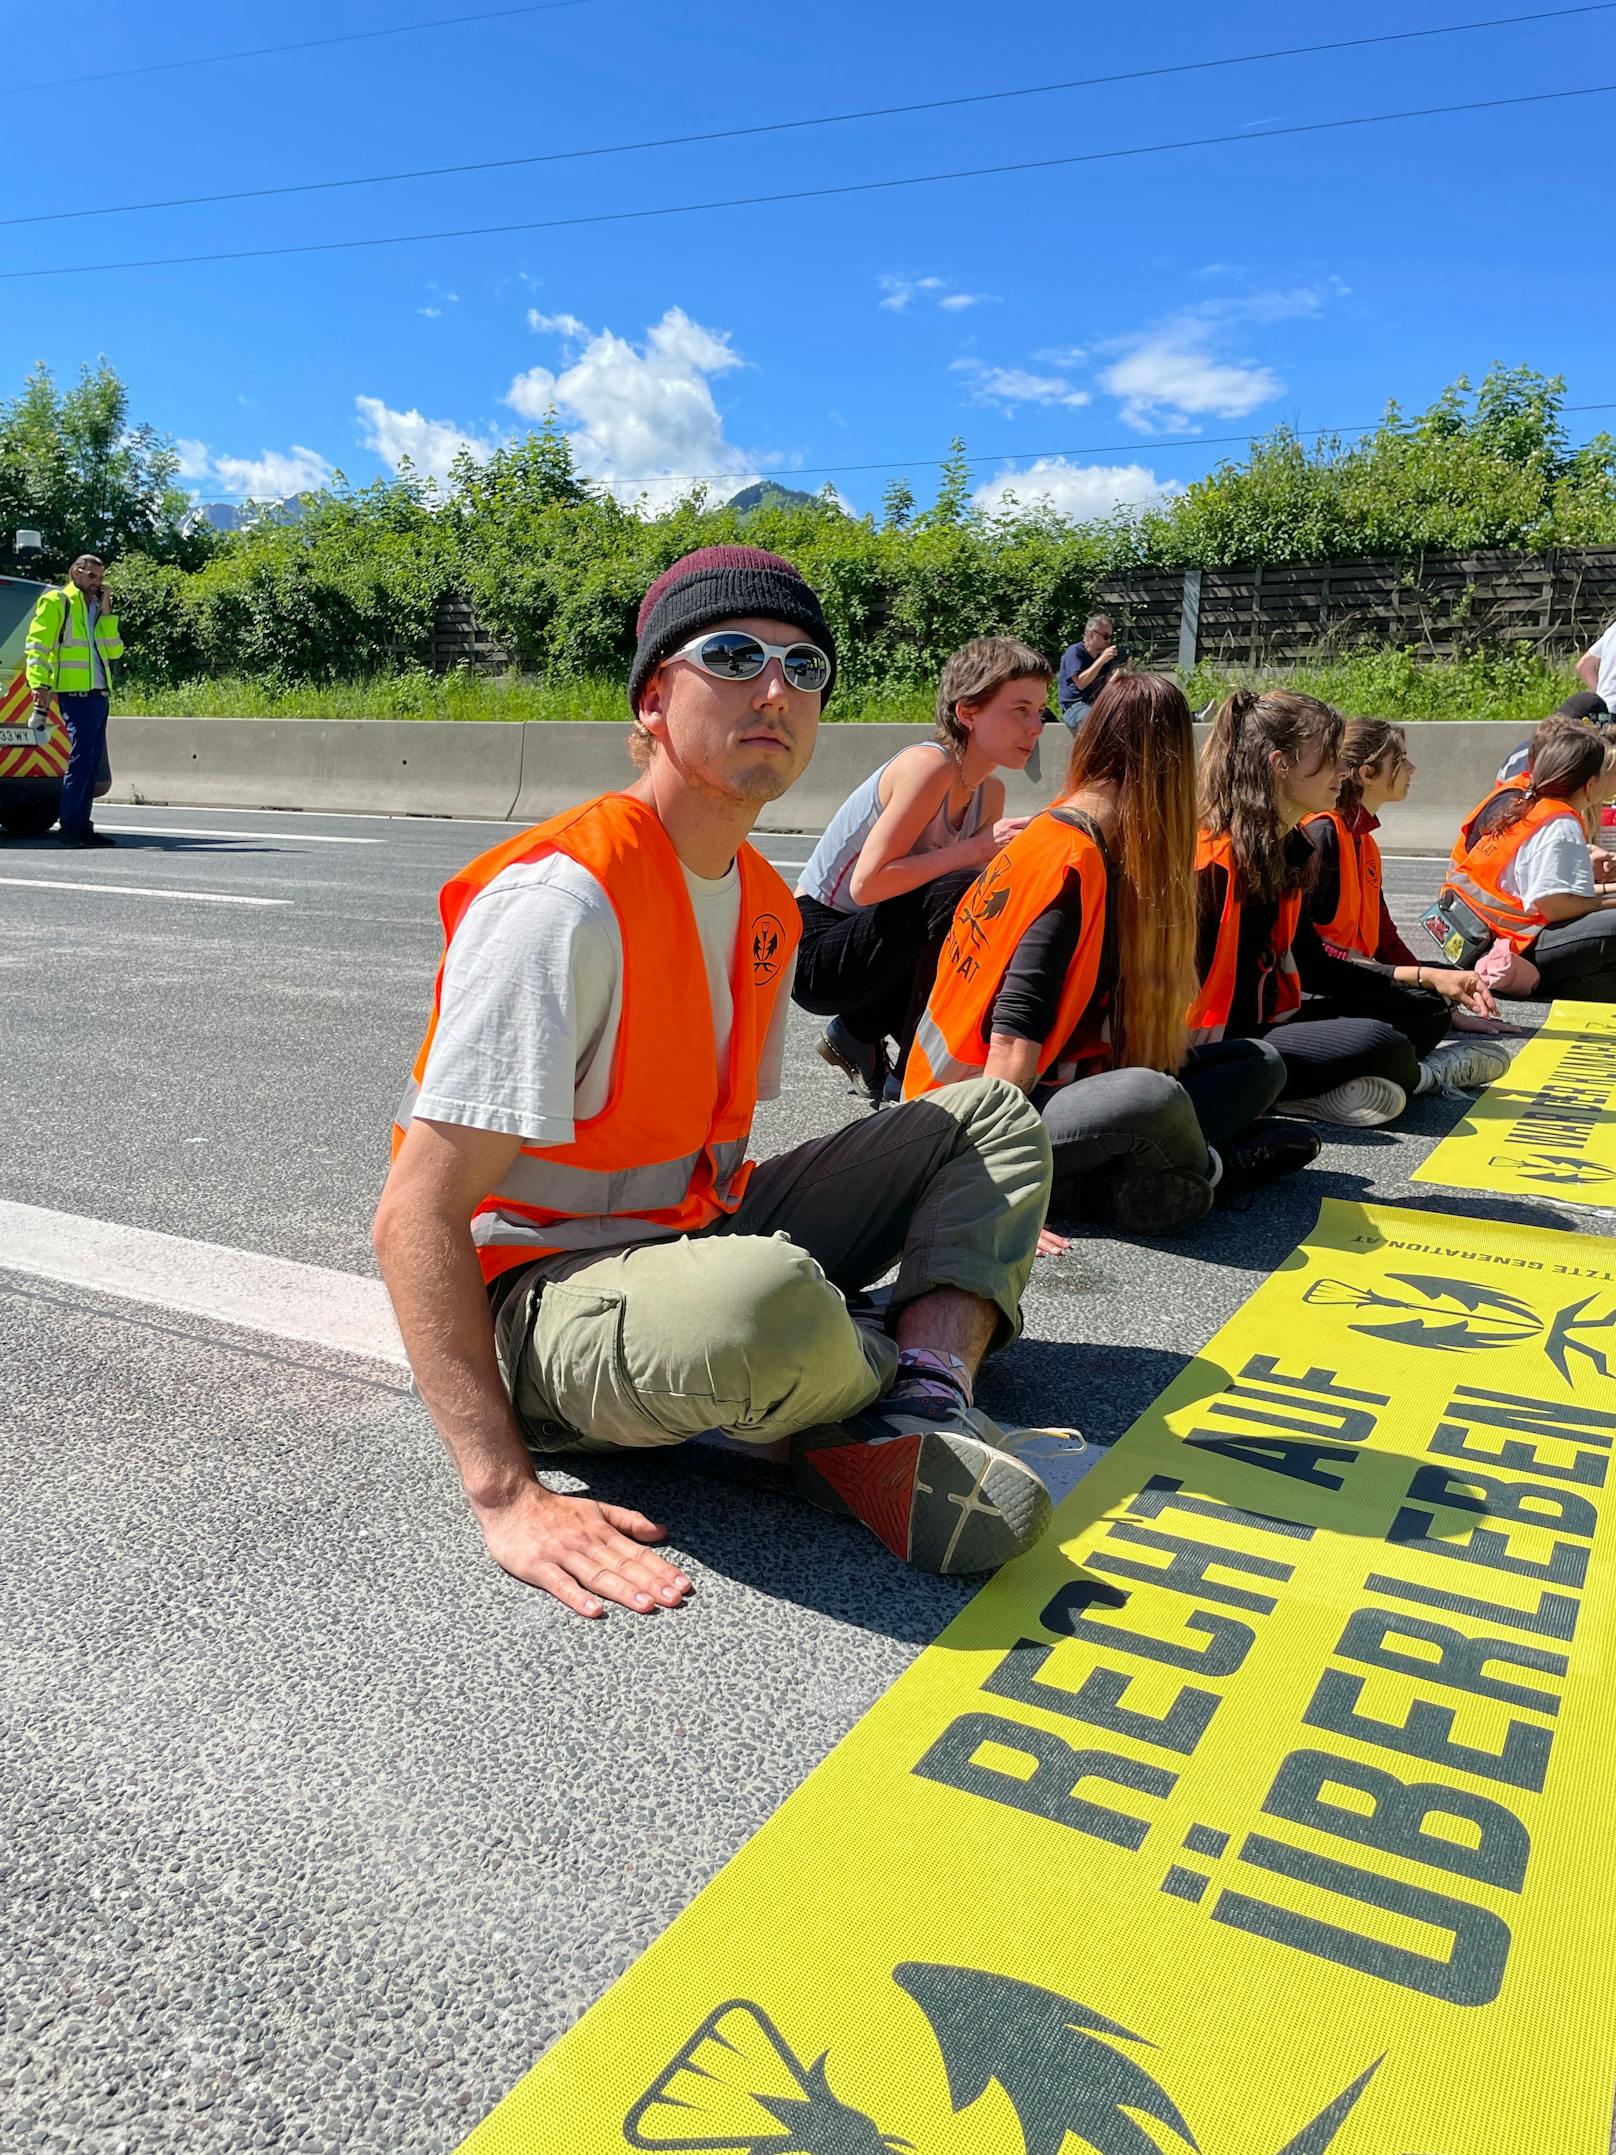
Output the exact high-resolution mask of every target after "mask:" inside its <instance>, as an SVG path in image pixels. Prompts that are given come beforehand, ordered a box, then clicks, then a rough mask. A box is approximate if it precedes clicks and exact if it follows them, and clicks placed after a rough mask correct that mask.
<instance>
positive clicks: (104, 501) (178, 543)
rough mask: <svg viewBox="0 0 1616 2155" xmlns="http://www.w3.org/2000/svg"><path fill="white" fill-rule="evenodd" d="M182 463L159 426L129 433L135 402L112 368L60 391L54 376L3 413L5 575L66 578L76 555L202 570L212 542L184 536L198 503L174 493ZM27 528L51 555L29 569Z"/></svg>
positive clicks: (0, 559) (0, 490)
mask: <svg viewBox="0 0 1616 2155" xmlns="http://www.w3.org/2000/svg"><path fill="white" fill-rule="evenodd" d="M178 470H179V459H178V457H177V456H176V455H175V453H174V449H173V445H172V444H171V443H170V442H169V441H167V440H166V439H165V437H164V436H162V435H161V434H159V433H158V432H157V430H156V428H155V427H152V426H149V425H145V424H142V425H140V426H135V427H131V426H130V424H129V397H128V392H127V390H126V389H125V388H124V385H123V382H122V381H121V380H120V379H119V377H118V375H117V373H116V372H115V370H114V369H113V368H112V366H111V365H110V364H109V363H108V362H107V361H106V360H105V359H102V360H100V361H99V362H98V363H97V364H96V365H95V366H94V367H89V366H86V367H85V368H84V369H83V370H82V371H81V373H80V375H79V378H78V380H77V382H75V383H74V384H73V386H72V387H71V388H69V389H67V390H65V391H62V392H58V390H57V388H56V385H55V382H54V381H53V380H52V377H51V373H50V370H49V368H48V367H46V366H44V365H43V364H41V365H40V366H37V367H36V368H35V369H34V371H33V372H32V373H31V374H30V375H29V377H28V379H27V381H26V383H25V384H24V385H23V389H22V393H21V394H20V395H19V396H17V397H15V398H13V399H12V400H11V401H9V402H7V403H3V404H0V519H3V528H0V564H3V567H4V571H5V573H8V574H11V575H16V574H19V573H30V574H39V573H44V574H46V575H61V574H63V573H65V571H66V569H67V567H68V564H69V563H70V562H71V561H72V560H73V559H74V557H75V555H78V554H83V553H97V554H102V555H105V556H106V557H107V559H109V560H116V559H117V558H118V556H119V555H121V554H127V553H132V552H136V551H138V552H141V553H145V554H149V555H150V556H152V558H153V559H155V560H159V561H170V562H176V563H179V564H181V565H182V566H185V567H192V568H194V567H198V566H200V564H201V562H202V561H203V560H205V559H206V558H207V555H208V554H209V552H210V551H211V549H212V534H211V533H209V532H188V531H187V530H186V528H185V524H186V516H187V512H188V510H189V508H190V502H189V500H188V499H187V497H186V495H185V493H184V491H183V489H182V488H180V487H179V486H178V485H176V483H175V481H176V477H177V474H178ZM19 527H26V528H32V529H35V530H37V531H39V532H40V533H41V535H42V536H43V539H44V542H45V550H44V555H43V558H42V560H41V562H40V563H39V564H38V566H37V567H35V568H32V569H26V568H25V565H24V564H23V563H21V562H20V561H19V560H18V559H17V556H16V553H15V539H14V534H15V533H16V531H17V529H18V528H19Z"/></svg>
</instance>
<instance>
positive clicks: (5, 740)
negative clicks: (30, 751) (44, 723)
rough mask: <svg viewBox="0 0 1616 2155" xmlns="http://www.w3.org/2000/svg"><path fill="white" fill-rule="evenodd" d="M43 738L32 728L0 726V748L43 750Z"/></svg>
mask: <svg viewBox="0 0 1616 2155" xmlns="http://www.w3.org/2000/svg"><path fill="white" fill-rule="evenodd" d="M44 745H45V737H44V736H41V735H40V734H37V733H35V731H34V729H33V727H32V726H0V748H43V747H44Z"/></svg>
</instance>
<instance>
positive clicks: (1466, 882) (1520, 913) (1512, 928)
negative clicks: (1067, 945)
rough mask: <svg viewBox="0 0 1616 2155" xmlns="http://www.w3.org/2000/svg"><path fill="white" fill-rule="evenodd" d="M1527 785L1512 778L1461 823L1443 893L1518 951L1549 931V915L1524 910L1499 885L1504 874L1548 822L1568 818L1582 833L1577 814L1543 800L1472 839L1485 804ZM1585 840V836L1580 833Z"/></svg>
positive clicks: (1531, 908)
mask: <svg viewBox="0 0 1616 2155" xmlns="http://www.w3.org/2000/svg"><path fill="white" fill-rule="evenodd" d="M1529 784H1530V781H1529V780H1528V779H1526V778H1524V777H1523V778H1521V779H1519V780H1515V779H1511V780H1510V781H1508V782H1507V783H1506V784H1504V785H1502V786H1497V787H1495V788H1494V789H1493V791H1492V792H1491V793H1489V794H1488V796H1487V799H1486V800H1485V801H1482V802H1481V803H1480V804H1479V805H1478V806H1477V808H1476V809H1475V810H1474V812H1473V813H1472V814H1471V815H1469V816H1467V817H1466V818H1465V822H1464V826H1463V828H1462V829H1461V831H1460V833H1459V843H1458V844H1457V845H1456V846H1455V847H1454V849H1453V859H1452V861H1451V862H1450V863H1449V866H1448V873H1447V877H1446V880H1445V881H1444V883H1443V885H1442V888H1443V889H1444V890H1445V891H1448V890H1451V891H1454V892H1456V893H1457V894H1458V896H1459V897H1461V898H1462V899H1463V900H1464V901H1465V903H1466V904H1467V905H1468V906H1470V907H1472V908H1473V910H1474V911H1476V912H1477V913H1479V914H1480V915H1481V917H1482V919H1483V920H1484V921H1485V922H1486V923H1487V925H1488V927H1489V928H1491V930H1492V931H1493V934H1494V935H1496V936H1498V937H1499V938H1500V939H1501V940H1502V941H1504V942H1506V943H1509V944H1511V945H1513V947H1514V948H1515V949H1516V950H1525V949H1527V948H1528V947H1529V946H1530V945H1531V944H1532V943H1534V942H1536V940H1537V938H1538V937H1539V936H1540V935H1541V934H1542V932H1543V930H1544V929H1545V928H1546V927H1547V926H1548V924H1549V923H1548V916H1547V915H1546V914H1544V913H1540V912H1539V911H1538V910H1537V908H1536V907H1535V906H1531V905H1527V904H1526V903H1525V902H1524V901H1523V900H1522V899H1521V898H1520V897H1519V896H1517V895H1516V893H1515V892H1513V891H1507V890H1505V888H1504V885H1503V875H1504V870H1505V869H1506V868H1507V867H1508V866H1509V865H1510V863H1511V861H1513V860H1514V859H1515V857H1516V855H1517V854H1518V853H1519V852H1520V850H1521V848H1522V846H1524V845H1525V843H1526V841H1527V839H1528V838H1531V837H1532V836H1534V835H1535V833H1537V832H1538V831H1540V830H1542V829H1544V828H1545V827H1546V826H1547V825H1548V824H1550V823H1557V822H1559V821H1560V819H1561V818H1562V817H1563V816H1569V817H1570V819H1571V821H1572V822H1573V823H1575V824H1576V826H1577V828H1578V830H1579V831H1583V830H1584V826H1583V821H1582V818H1581V816H1579V815H1578V814H1577V811H1576V810H1575V809H1574V808H1572V807H1570V806H1568V805H1567V803H1566V802H1564V801H1556V800H1550V799H1548V798H1546V797H1545V798H1543V799H1541V800H1534V801H1532V802H1531V804H1530V806H1529V807H1528V808H1527V810H1526V812H1525V814H1524V815H1520V816H1517V817H1516V819H1515V821H1514V822H1513V823H1507V824H1505V825H1504V827H1503V828H1502V829H1501V830H1491V831H1486V832H1484V833H1483V834H1482V836H1481V837H1479V838H1477V837H1474V836H1472V833H1473V831H1474V829H1475V825H1476V819H1477V817H1479V816H1480V814H1481V812H1482V810H1483V809H1484V808H1486V807H1487V805H1488V803H1489V802H1491V801H1495V800H1497V799H1498V797H1499V795H1500V794H1504V793H1516V792H1525V791H1526V790H1527V789H1528V787H1529ZM1584 835H1585V836H1586V832H1585V831H1584Z"/></svg>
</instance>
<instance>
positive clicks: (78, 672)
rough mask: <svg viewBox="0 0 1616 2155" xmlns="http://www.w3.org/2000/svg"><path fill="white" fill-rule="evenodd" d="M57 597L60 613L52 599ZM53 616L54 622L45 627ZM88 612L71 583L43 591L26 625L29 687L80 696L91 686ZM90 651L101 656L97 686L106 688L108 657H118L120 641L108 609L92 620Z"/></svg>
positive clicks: (109, 679) (92, 668)
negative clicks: (61, 588) (93, 625)
mask: <svg viewBox="0 0 1616 2155" xmlns="http://www.w3.org/2000/svg"><path fill="white" fill-rule="evenodd" d="M57 600H60V601H61V605H62V611H61V612H58V611H57V610H56V607H55V605H54V604H53V602H54V601H57ZM52 620H54V621H55V622H56V624H57V626H56V627H54V628H52V627H50V626H49V625H48V623H49V622H50V621H52ZM89 629H90V622H89V612H88V609H87V607H86V605H85V601H84V594H83V593H82V592H81V591H80V590H79V589H78V587H77V585H72V586H70V587H69V588H68V589H67V590H65V591H47V592H45V593H44V594H43V596H42V597H41V598H40V600H39V602H38V604H37V605H36V606H35V608H34V612H33V617H32V619H31V620H30V622H29V624H28V636H27V643H26V651H25V659H24V663H25V667H26V671H27V676H28V686H29V687H30V688H34V689H39V688H48V689H53V690H55V691H56V693H57V694H59V695H64V696H76V695H84V694H86V693H88V691H89V690H91V689H93V688H94V687H95V660H94V657H92V655H91V650H90V633H89ZM95 651H96V654H97V655H99V657H100V660H101V669H102V675H103V685H104V686H105V687H107V688H109V689H110V688H111V686H112V661H113V660H114V659H117V658H122V657H123V639H122V637H121V636H120V635H119V634H118V625H117V622H116V620H115V619H114V617H113V616H112V615H111V614H110V613H100V614H98V615H97V616H96V623H95Z"/></svg>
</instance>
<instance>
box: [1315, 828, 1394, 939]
mask: <svg viewBox="0 0 1616 2155" xmlns="http://www.w3.org/2000/svg"><path fill="white" fill-rule="evenodd" d="M1308 823H1333V824H1334V825H1335V837H1336V859H1337V861H1338V862H1339V864H1340V878H1341V880H1340V888H1339V891H1338V893H1337V897H1336V907H1335V911H1334V912H1333V913H1332V914H1331V916H1330V918H1329V919H1328V920H1321V921H1320V922H1319V923H1318V929H1319V934H1320V935H1321V936H1322V937H1323V938H1324V940H1325V942H1327V943H1330V944H1333V945H1334V947H1335V948H1336V949H1337V950H1355V951H1357V952H1358V954H1359V956H1360V957H1364V958H1372V957H1373V956H1374V955H1375V952H1376V950H1377V949H1378V948H1379V946H1380V890H1381V874H1382V870H1381V862H1380V847H1379V846H1378V845H1377V844H1376V843H1375V834H1374V832H1373V831H1353V830H1351V829H1350V828H1349V827H1348V824H1347V819H1346V817H1345V816H1343V815H1342V814H1341V813H1340V812H1339V811H1338V810H1336V809H1331V810H1330V812H1329V813H1328V814H1327V815H1322V816H1308V817H1307V818H1306V819H1305V821H1304V824H1303V828H1304V829H1305V828H1306V826H1307V824H1308Z"/></svg>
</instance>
